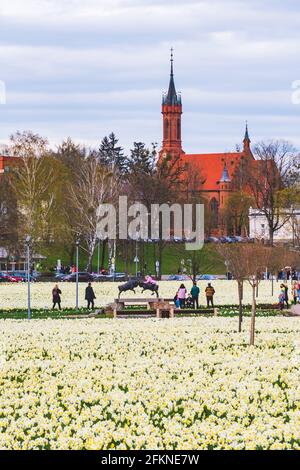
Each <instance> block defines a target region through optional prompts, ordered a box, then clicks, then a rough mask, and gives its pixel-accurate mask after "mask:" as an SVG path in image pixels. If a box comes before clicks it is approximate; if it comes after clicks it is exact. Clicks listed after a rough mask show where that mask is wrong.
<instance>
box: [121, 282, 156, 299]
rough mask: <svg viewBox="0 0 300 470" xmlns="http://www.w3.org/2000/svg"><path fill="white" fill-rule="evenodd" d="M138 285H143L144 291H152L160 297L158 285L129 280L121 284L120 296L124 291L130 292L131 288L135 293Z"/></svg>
mask: <svg viewBox="0 0 300 470" xmlns="http://www.w3.org/2000/svg"><path fill="white" fill-rule="evenodd" d="M137 287H141V288H142V289H143V290H142V292H145V290H149V291H151V292H152V295H154V294H156V296H157V298H158V289H159V287H158V285H157V284H151V283H146V282H143V281H128V282H126V283H125V284H122V285H121V286H119V298H120V296H121V294H122V292H128V291H130V290H131V291H132V292H133V293H134V294H135V289H136V288H137Z"/></svg>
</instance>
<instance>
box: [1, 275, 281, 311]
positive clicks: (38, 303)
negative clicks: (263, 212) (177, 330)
mask: <svg viewBox="0 0 300 470" xmlns="http://www.w3.org/2000/svg"><path fill="white" fill-rule="evenodd" d="M211 282H212V284H213V286H214V288H215V290H216V295H215V303H216V304H218V305H232V304H237V303H238V290H237V283H236V282H235V281H219V280H218V281H211ZM121 284H122V283H121ZM180 284H181V282H176V281H161V282H160V283H159V294H160V296H161V297H164V298H173V297H174V295H175V293H176V292H177V290H178V288H179V286H180ZM184 284H185V286H186V288H187V289H188V290H190V289H191V287H192V282H191V281H187V282H185V283H184ZM198 285H199V287H200V290H201V294H200V303H202V304H203V305H204V304H206V300H205V287H206V286H207V282H206V281H200V282H199V283H198ZM53 287H54V283H51V282H41V283H39V282H37V283H33V284H32V285H31V304H32V308H36V309H41V308H42V309H47V308H51V307H52V295H51V292H52V289H53ZM59 287H60V289H61V290H62V306H63V307H64V308H67V307H68V308H69V307H74V306H75V289H76V287H75V284H74V283H68V282H66V283H60V284H59ZM271 287H272V286H271V281H262V282H261V284H260V286H259V296H258V299H257V300H258V303H264V304H266V303H270V304H272V303H277V302H278V295H279V291H280V283H276V282H275V283H274V293H273V295H272V288H271ZM85 288H86V284H85V283H80V285H79V300H80V306H81V307H83V306H86V302H85V299H84V298H85ZM93 288H94V290H95V294H96V297H97V299H96V306H97V307H102V306H104V305H107V304H108V303H109V302H113V301H114V299H115V298H116V297H118V283H113V282H104V283H101V282H99V283H97V282H96V283H94V284H93ZM149 295H150V294H149V292H145V293H144V294H141V289H140V288H137V296H138V297H149ZM124 296H125V297H126V296H127V297H128V296H129V297H132V296H134V294H133V292H129V293H128V294H127V295H126V294H125V295H124ZM251 300H252V293H251V287H250V285H249V284H248V283H247V282H245V287H244V303H245V304H247V303H248V304H250V303H251ZM26 306H27V285H26V283H23V284H2V283H1V284H0V310H1V309H16V308H26Z"/></svg>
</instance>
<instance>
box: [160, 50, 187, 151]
mask: <svg viewBox="0 0 300 470" xmlns="http://www.w3.org/2000/svg"><path fill="white" fill-rule="evenodd" d="M173 62H174V60H173V49H171V74H170V83H169V90H168V93H167V94H164V95H163V100H162V115H163V144H162V149H161V151H160V153H159V155H160V158H165V157H166V156H167V155H171V156H173V157H177V156H179V155H182V154H183V153H184V152H183V150H182V142H181V115H182V103H181V96H180V95H179V94H178V93H177V92H176V88H175V82H174V69H173Z"/></svg>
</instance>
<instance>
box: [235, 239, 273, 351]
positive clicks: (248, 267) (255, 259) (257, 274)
mask: <svg viewBox="0 0 300 470" xmlns="http://www.w3.org/2000/svg"><path fill="white" fill-rule="evenodd" d="M270 253H271V251H270V248H269V247H266V246H264V245H262V244H260V243H255V244H249V245H245V246H244V247H243V252H242V255H243V257H242V259H241V263H243V265H244V269H245V272H246V273H247V280H248V282H249V284H250V285H251V287H252V312H251V328H250V345H252V346H253V345H254V340H255V320H256V290H257V287H258V285H259V283H260V281H261V280H262V279H263V276H264V272H265V267H266V266H268V264H269V259H270Z"/></svg>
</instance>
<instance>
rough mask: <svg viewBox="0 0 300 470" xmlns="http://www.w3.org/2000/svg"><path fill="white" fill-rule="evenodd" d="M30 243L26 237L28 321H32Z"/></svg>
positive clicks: (29, 238)
mask: <svg viewBox="0 0 300 470" xmlns="http://www.w3.org/2000/svg"><path fill="white" fill-rule="evenodd" d="M30 241H31V237H29V236H28V237H26V240H25V245H26V258H27V263H26V264H27V306H28V320H30V319H31V303H30Z"/></svg>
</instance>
